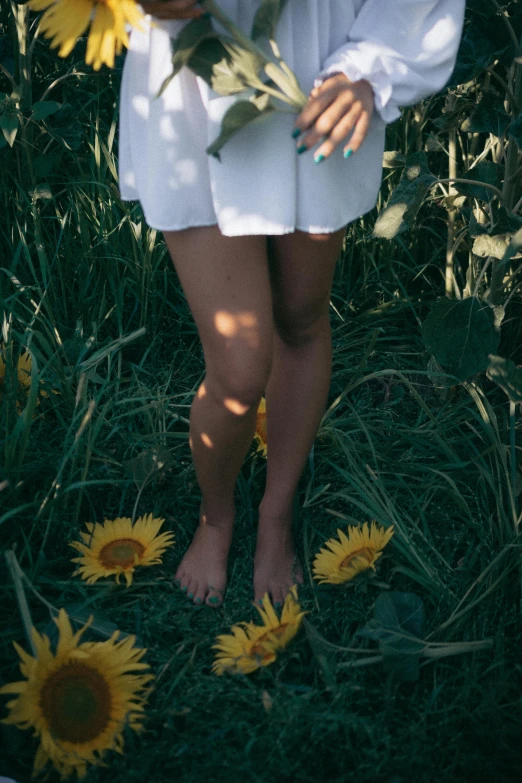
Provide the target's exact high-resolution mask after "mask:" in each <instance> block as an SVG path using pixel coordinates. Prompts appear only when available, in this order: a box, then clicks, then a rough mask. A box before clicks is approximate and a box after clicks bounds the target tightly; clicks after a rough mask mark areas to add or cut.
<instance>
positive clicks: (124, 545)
mask: <svg viewBox="0 0 522 783" xmlns="http://www.w3.org/2000/svg"><path fill="white" fill-rule="evenodd" d="M164 521H165V520H164V519H156V518H154V517H153V516H152V514H145V515H144V516H142V517H139V519H137V520H136V522H135V523H134V525H133V524H132V520H131V519H129V518H128V517H118V518H117V519H114V520H110V519H106V520H105V521H104V523H103V525H101V524H99V523H98V522H96V524H93V523H92V522H88V523H87V524H86V528H87V531H88V532H87V533H80V536H81V538H82V539H83V543H82V542H81V541H71V542H70V543H69V546H72V547H73V548H74V549H77V550H78V552H81V557H73V558H72V561H73V563H80V566H79V568H77V569H76V571H75V572H74V575H76V574H80V576H81V578H82V579H86V580H87V584H93V583H94V582H96V581H97V580H98V579H100V578H101V577H102V576H112V575H113V574H116V581H117V582H118V584H119V581H120V575H121V574H123V575H124V577H125V581H126V582H127V587H128V586H129V585H130V584H132V574H133V573H134V569H135V568H136V566H150V565H156V564H157V563H161V555H162V554H163V553H164V552H165V550H166V549H167V547H169V546H172V545H173V543H174V534H173V533H161V535H158V531H159V529H160V527H161V526H162V524H163V523H164Z"/></svg>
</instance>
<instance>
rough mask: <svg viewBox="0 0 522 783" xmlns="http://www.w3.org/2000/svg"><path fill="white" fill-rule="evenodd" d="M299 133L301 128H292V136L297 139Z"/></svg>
mask: <svg viewBox="0 0 522 783" xmlns="http://www.w3.org/2000/svg"><path fill="white" fill-rule="evenodd" d="M300 135H301V130H300V129H299V128H294V129H293V131H292V138H293V139H297V137H298V136H300Z"/></svg>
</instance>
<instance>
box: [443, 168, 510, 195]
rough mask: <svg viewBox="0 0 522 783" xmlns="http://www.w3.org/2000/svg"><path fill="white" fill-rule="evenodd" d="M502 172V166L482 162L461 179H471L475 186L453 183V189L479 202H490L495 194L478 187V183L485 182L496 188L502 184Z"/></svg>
mask: <svg viewBox="0 0 522 783" xmlns="http://www.w3.org/2000/svg"><path fill="white" fill-rule="evenodd" d="M503 170H504V169H503V166H500V165H499V164H498V163H492V162H491V161H488V160H483V161H481V162H480V163H478V164H477V165H476V166H474V167H473V168H472V169H469V171H466V173H465V174H463V175H462V178H463V179H471V180H473V181H474V182H476V183H477V184H476V185H468V184H467V183H465V182H455V183H454V185H455V189H456V190H458V191H459V193H463V194H464V195H465V196H472V197H474V198H478V199H480V200H481V201H491V199H492V198H494V196H495V194H494V193H493V191H492V190H489V188H483V187H480V183H481V182H486V183H487V184H488V185H495V187H497V188H498V187H499V186H500V184H501V182H502V176H503Z"/></svg>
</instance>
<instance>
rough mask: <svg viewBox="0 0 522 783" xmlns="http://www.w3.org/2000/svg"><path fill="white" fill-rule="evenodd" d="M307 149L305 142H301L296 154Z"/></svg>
mask: <svg viewBox="0 0 522 783" xmlns="http://www.w3.org/2000/svg"><path fill="white" fill-rule="evenodd" d="M307 149H308V147H307V146H306V144H301V146H300V147H298V148H297V154H298V155H300V154H301V153H302V152H306V150H307Z"/></svg>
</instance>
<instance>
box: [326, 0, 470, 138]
mask: <svg viewBox="0 0 522 783" xmlns="http://www.w3.org/2000/svg"><path fill="white" fill-rule="evenodd" d="M465 6H466V0H365V2H364V3H363V5H362V8H361V10H360V12H359V14H358V15H357V17H356V19H355V22H354V23H353V25H352V27H351V29H350V31H349V33H348V37H347V43H346V44H344V45H343V46H341V47H340V48H339V49H337V50H336V51H335V52H333V54H331V55H330V56H329V57H328V58H327V60H326V62H325V63H324V66H323V70H322V71H321V73H320V74H319V76H318V77H317V79H316V80H315V86H316V87H317V86H319V85H320V84H321V83H322V81H324V79H325V78H326V77H327V76H328V75H331V74H333V73H344V74H345V75H346V76H347V77H348V78H349V79H350V80H351V81H353V82H355V81H358V80H359V79H366V80H367V81H368V82H370V84H371V85H372V88H373V92H374V98H375V108H376V110H377V111H378V112H379V114H380V115H381V117H382V119H383V120H384V122H386V123H390V122H393V120H396V119H397V117H400V110H399V108H398V107H399V106H411V105H413V104H414V103H417V101H420V100H421V99H422V98H426V97H427V96H429V95H433V94H434V93H436V92H438V91H439V90H441V89H442V88H443V87H444V85H445V84H446V83H447V82H448V80H449V78H450V76H451V73H452V71H453V68H454V66H455V61H456V58H457V51H458V48H459V43H460V38H461V35H462V26H463V22H464V10H465Z"/></svg>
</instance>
